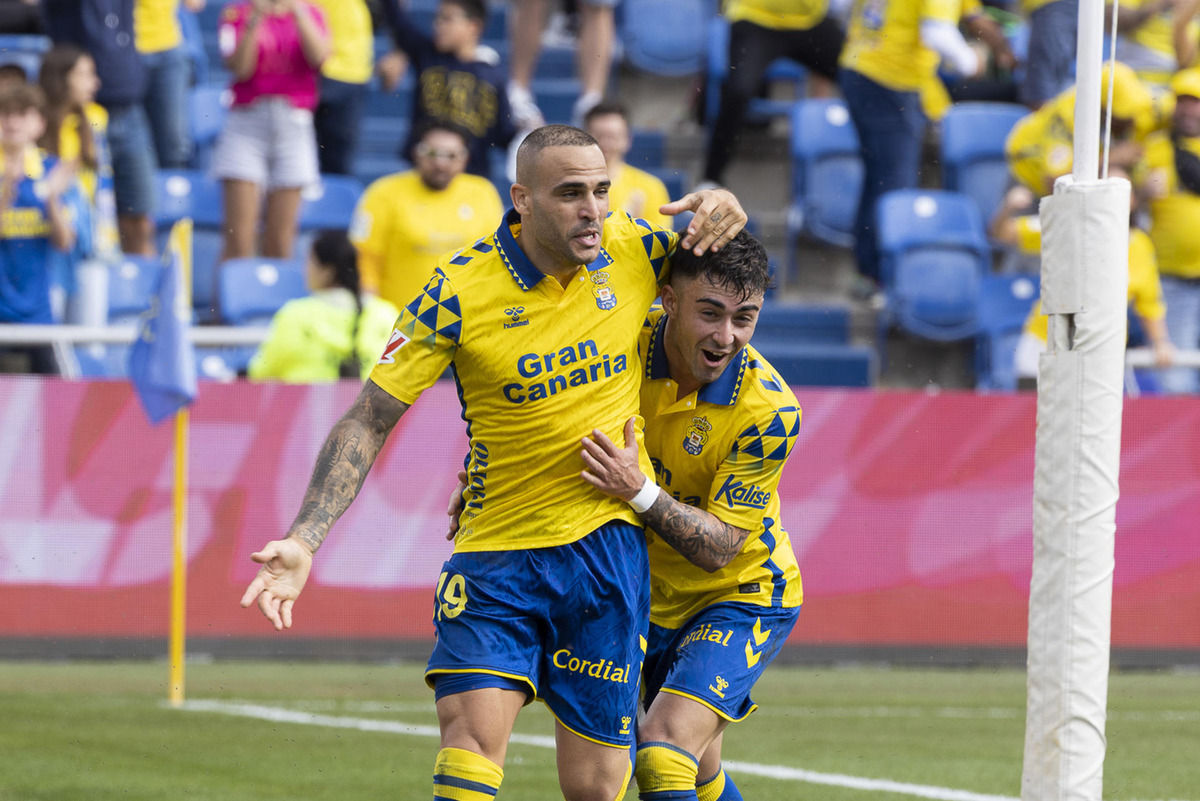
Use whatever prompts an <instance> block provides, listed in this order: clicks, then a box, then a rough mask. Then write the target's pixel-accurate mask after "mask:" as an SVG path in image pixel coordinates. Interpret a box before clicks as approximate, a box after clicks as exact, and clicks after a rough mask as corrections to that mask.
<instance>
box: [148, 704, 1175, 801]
mask: <svg viewBox="0 0 1200 801" xmlns="http://www.w3.org/2000/svg"><path fill="white" fill-rule="evenodd" d="M164 705H166V702H164ZM181 708H182V709H184V710H187V711H192V712H216V713H219V714H223V715H235V716H238V717H244V718H255V719H257V720H267V721H271V722H274V723H294V724H296V725H300V726H325V727H327V728H333V729H354V730H357V731H369V732H384V733H387V734H403V735H408V736H410V737H431V738H435V739H436V738H440V737H441V732H440V731H439V730H438V728H437V727H436V726H418V725H414V724H410V723H401V722H399V721H392V720H373V719H371V718H351V717H340V716H335V715H318V714H315V713H312V712H300V711H297V710H294V709H286V708H283V707H276V706H263V705H261V704H250V703H241V702H229V701H216V700H195V701H185V702H184V703H183V706H182V707H181ZM509 742H513V743H520V744H522V745H533V746H538V747H540V748H554V738H553V737H546V736H541V735H535V734H515V733H514V734H513V735H512V736H511V737H509ZM722 764H723V765H724V766H725V767H726V768H727V769H729V770H730V771H732V772H733V773H734V774H738V773H747V774H751V775H754V776H762V777H764V778H768V779H782V780H785V781H798V782H805V783H807V784H822V785H827V786H830V787H845V788H847V789H851V790H865V791H868V792H879V793H896V794H898V795H911V796H916V797H918V798H929V799H933V800H934V801H1019V799H1017V798H1014V797H1012V796H1007V795H987V794H985V793H973V792H971V791H969V790H954V789H951V788H948V787H933V786H930V785H925V784H909V783H907V782H897V781H892V780H891V779H866V778H863V777H861V776H845V775H842V774H840V773H818V772H816V771H811V770H803V769H801V768H789V767H785V766H783V765H760V764H757V763H755V762H734V761H730V760H722ZM1172 801H1177V800H1176V799H1172Z"/></svg>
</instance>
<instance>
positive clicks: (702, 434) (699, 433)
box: [683, 417, 712, 456]
mask: <svg viewBox="0 0 1200 801" xmlns="http://www.w3.org/2000/svg"><path fill="white" fill-rule="evenodd" d="M710 431H712V423H710V422H708V418H707V417H693V418H692V425H691V426H690V427H689V428H688V430H687V433H686V434H685V435H684V437H683V449H684V450H685V451H687V452H688V453H690V454H691V455H692V456H699V455H700V451H702V450H704V444H705V443H706V442H708V432H710Z"/></svg>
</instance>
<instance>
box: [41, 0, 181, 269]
mask: <svg viewBox="0 0 1200 801" xmlns="http://www.w3.org/2000/svg"><path fill="white" fill-rule="evenodd" d="M133 1H134V0H42V8H43V10H44V12H45V14H44V17H45V26H46V30H47V32H48V33H49V34H50V37H51V38H52V39H53V40H54V41H55V42H56V43H63V42H66V43H70V44H74V45H76V46H78V47H80V48H82V49H83V50H85V51H87V52H88V53H89V54H90V55H91V57H92V59H93V61H94V62H95V65H96V71H97V73H98V75H99V77H100V89H99V90H98V91H97V93H96V102H98V103H99V104H100V105H101V106H103V107H104V110H105V111H107V112H108V142H109V145H110V146H111V155H112V165H113V190H114V194H115V196H116V201H117V225H118V228H119V230H120V237H121V250H123V251H124V252H125V253H130V254H136V255H153V254H154V221H153V211H154V191H155V174H156V171H157V169H158V162H157V159H156V158H155V156H154V142H153V140H152V136H151V133H150V123H149V122H148V121H147V119H146V111H145V108H144V106H143V102H144V101H145V98H146V86H147V84H146V71H145V66H144V65H143V64H142V59H141V56H140V55H139V54H138V52H137V49H136V48H135V46H134V27H133Z"/></svg>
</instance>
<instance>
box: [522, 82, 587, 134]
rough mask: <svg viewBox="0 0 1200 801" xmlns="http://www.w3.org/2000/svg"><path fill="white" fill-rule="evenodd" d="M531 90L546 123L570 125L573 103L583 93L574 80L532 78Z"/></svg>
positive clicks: (580, 86)
mask: <svg viewBox="0 0 1200 801" xmlns="http://www.w3.org/2000/svg"><path fill="white" fill-rule="evenodd" d="M531 90H532V91H533V96H534V98H535V99H536V100H537V105H538V108H539V109H541V110H542V116H543V117H545V118H546V122H547V123H561V124H564V125H569V124H570V123H571V113H572V112H573V111H574V110H575V101H576V100H578V99H579V95H580V94H582V93H583V87H582V85H581V84H580V83H579V81H578V79H576V78H534V79H533V86H532V87H531Z"/></svg>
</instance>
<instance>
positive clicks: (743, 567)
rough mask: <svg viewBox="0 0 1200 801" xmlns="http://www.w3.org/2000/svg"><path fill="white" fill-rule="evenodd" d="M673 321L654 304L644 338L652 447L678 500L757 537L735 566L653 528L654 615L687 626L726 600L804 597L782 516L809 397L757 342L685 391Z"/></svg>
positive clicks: (787, 603)
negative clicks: (673, 370) (672, 358)
mask: <svg viewBox="0 0 1200 801" xmlns="http://www.w3.org/2000/svg"><path fill="white" fill-rule="evenodd" d="M666 322H667V317H666V315H665V314H664V313H663V311H662V310H661V309H655V310H654V311H652V312H651V314H650V316H649V318H648V319H647V321H646V326H645V327H644V328H643V331H642V338H641V342H640V345H639V348H640V350H641V352H642V353H643V354H644V360H645V366H644V368H643V374H642V417H643V418H645V419H646V421H647V427H646V450H647V451H649V453H650V457H651V460H652V462H653V464H654V473H655V476H656V480H657V481H658V484H659V486H660V487H662V488H663V489H664V490H666V491H667V492H668V493H670V494H671V496H672V497H674V498H676V499H677V500H679V501H682V502H683V503H686V504H688V505H689V506H695V507H697V508H699V509H703V510H705V511H707V512H709V513H710V514H713V515H715V516H716V517H717V518H719V519H720V520H722V521H724V522H725V523H728V524H729V525H731V526H737V527H738V528H743V529H748V530H749V531H750V536H749V537H747V539H746V544H745V545H744V546H743V547H742V550H741V552H740V553H739V554H738V555H737V556H736V557H734V559H733V561H732V562H730V563H729V565H727V566H726V567H725V568H723V569H721V570H718V571H716V572H715V573H708V572H706V571H704V570H702V569H701V568H699V567H696V566H695V565H693V564H692V563H691V562H689V561H687V559H685V558H684V557H683V556H681V555H680V554H679V552H678V551H676V550H675V549H674V548H672V547H671V546H670V545H668V544H667V543H666V542H664V541H663V540H662V538H660V537H658V536H657V535H655V534H654V533H653V532H652V530H650V529H647V538H648V540H649V543H650V620H651V622H653V623H655V624H656V625H659V626H665V627H667V628H678V627H680V626H682V625H683V624H684V623H686V622H687V621H688V619H689V618H691V617H692V615H694V614H696V613H697V612H699V611H700V610H701V609H703V608H704V607H706V606H709V605H710V604H714V603H719V602H721V601H738V602H741V603H750V604H756V605H758V606H767V607H771V606H777V607H778V606H782V607H795V606H799V605H800V603H801V601H802V600H803V598H804V593H803V589H802V587H801V583H800V568H799V567H798V566H797V564H796V555H795V553H794V552H793V551H792V543H791V540H790V539H788V534H787V531H785V530H784V528H783V523H782V521H781V520H780V503H779V491H778V490H779V479H780V476H782V475H783V466H784V464H786V463H787V458H788V455H789V454H790V453H791V451H792V447H793V446H794V445H795V444H796V436H797V434H799V432H800V403H799V401H797V400H796V396H795V395H793V394H792V391H791V389H790V388H789V387H788V385H787V384H786V383H784V382H783V380H782V379H781V378H780V377H779V374H778V373H777V372H775V369H774V368H773V367H771V365H770V364H768V363H767V361H766V360H765V359H764V358H763V357H762V356H761V355H760V354H759V353H758V351H756V350H755V349H754V348H753V347H750V346H747V347H746V348H745V349H744V350H743V351H742V353H741V354H740V356H739V357H738V358H736V359H735V360H734V361H733V362H732V363H731V364H730V365H729V366H728V367H727V368H725V372H724V373H722V374H721V377H720V378H718V379H717V380H716V381H714V382H712V383H711V384H708V385H706V386H704V387H702V388H701V389H700V391H699V392H694V393H692V394H691V395H688V396H687V397H686V398H682V399H678V400H677V399H676V395H677V393H678V386H677V385H676V384H675V382H673V381H672V380H671V378H670V374H669V372H668V370H667V356H666V353H665V351H664V350H663V331H664V330H665V327H666ZM651 421H652V424H651Z"/></svg>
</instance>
